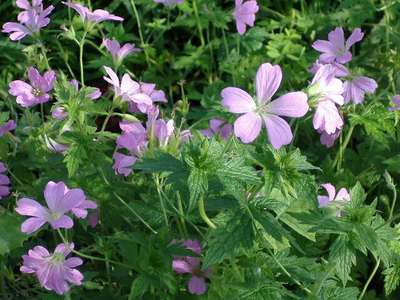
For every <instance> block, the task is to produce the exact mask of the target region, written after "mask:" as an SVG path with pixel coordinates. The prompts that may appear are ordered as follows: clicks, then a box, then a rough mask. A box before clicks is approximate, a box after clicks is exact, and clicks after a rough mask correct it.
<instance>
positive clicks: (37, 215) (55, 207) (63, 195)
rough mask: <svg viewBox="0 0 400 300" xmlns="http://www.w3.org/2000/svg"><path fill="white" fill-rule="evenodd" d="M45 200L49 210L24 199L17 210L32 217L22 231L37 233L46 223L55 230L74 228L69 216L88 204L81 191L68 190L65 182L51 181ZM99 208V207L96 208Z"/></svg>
mask: <svg viewBox="0 0 400 300" xmlns="http://www.w3.org/2000/svg"><path fill="white" fill-rule="evenodd" d="M44 198H45V200H46V203H47V205H48V208H46V207H43V206H42V205H41V204H40V203H39V202H37V201H36V200H32V199H28V198H22V199H21V200H19V201H18V203H17V204H18V206H17V207H16V208H15V210H16V211H17V212H18V213H19V214H21V215H23V216H31V217H32V218H29V219H27V220H26V221H25V222H23V223H22V225H21V231H22V232H25V233H27V234H31V233H32V232H35V231H36V230H38V229H39V228H40V227H42V226H43V224H45V223H46V222H49V223H50V225H51V227H52V228H53V229H57V228H72V226H73V225H74V221H73V220H72V219H71V218H70V217H69V216H67V215H65V214H66V213H67V212H69V211H71V210H72V209H73V208H78V207H81V205H82V204H84V203H86V202H85V201H89V200H86V196H85V194H84V192H83V190H81V189H68V188H67V186H66V185H65V183H64V182H62V181H60V182H58V183H55V182H53V181H49V182H48V183H47V184H46V188H45V190H44ZM96 207H97V206H96Z"/></svg>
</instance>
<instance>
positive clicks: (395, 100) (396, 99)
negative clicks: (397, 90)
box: [389, 95, 400, 111]
mask: <svg viewBox="0 0 400 300" xmlns="http://www.w3.org/2000/svg"><path fill="white" fill-rule="evenodd" d="M392 102H393V103H394V104H396V105H397V106H394V107H391V108H389V110H390V111H394V110H399V109H400V95H394V97H393V98H392Z"/></svg>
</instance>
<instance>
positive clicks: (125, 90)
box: [103, 66, 153, 105]
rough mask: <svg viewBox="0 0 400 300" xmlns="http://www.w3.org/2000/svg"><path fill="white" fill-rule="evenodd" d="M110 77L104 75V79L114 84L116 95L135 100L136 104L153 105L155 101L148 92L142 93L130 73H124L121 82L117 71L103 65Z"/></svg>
mask: <svg viewBox="0 0 400 300" xmlns="http://www.w3.org/2000/svg"><path fill="white" fill-rule="evenodd" d="M103 68H104V69H105V70H106V72H107V74H108V75H109V76H110V78H108V77H106V76H103V78H104V80H105V81H107V82H108V83H110V84H112V85H113V86H114V92H115V96H117V97H119V96H121V99H122V101H128V102H134V103H136V104H145V105H151V104H152V103H153V101H152V100H151V98H150V97H149V96H147V95H146V94H143V93H141V91H140V85H139V83H137V82H136V81H134V80H132V79H131V77H130V76H129V75H128V74H124V76H123V77H122V80H121V82H120V81H119V78H118V76H117V74H115V72H114V71H113V70H112V69H111V68H109V67H106V66H104V67H103Z"/></svg>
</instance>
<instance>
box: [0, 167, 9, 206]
mask: <svg viewBox="0 0 400 300" xmlns="http://www.w3.org/2000/svg"><path fill="white" fill-rule="evenodd" d="M5 171H7V169H6V167H5V166H4V163H2V162H0V173H2V172H5ZM9 184H10V179H9V178H8V176H7V175H4V174H0V199H1V198H2V197H5V196H8V195H9V194H10V188H9V187H8V185H9Z"/></svg>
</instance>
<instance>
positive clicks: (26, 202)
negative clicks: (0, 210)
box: [15, 198, 49, 220]
mask: <svg viewBox="0 0 400 300" xmlns="http://www.w3.org/2000/svg"><path fill="white" fill-rule="evenodd" d="M17 204H18V206H17V207H16V208H15V210H16V212H18V213H19V214H20V215H23V216H32V217H38V218H41V219H44V220H46V219H48V217H49V213H48V212H47V211H46V209H45V208H44V207H43V206H42V205H40V203H39V202H37V201H35V200H32V199H28V198H22V199H20V200H18V203H17Z"/></svg>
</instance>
